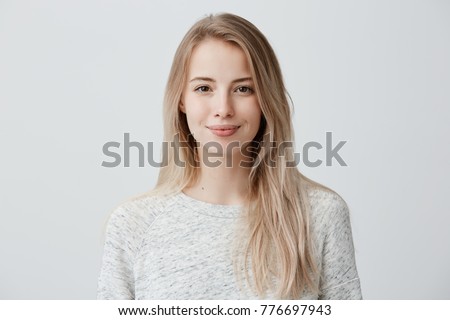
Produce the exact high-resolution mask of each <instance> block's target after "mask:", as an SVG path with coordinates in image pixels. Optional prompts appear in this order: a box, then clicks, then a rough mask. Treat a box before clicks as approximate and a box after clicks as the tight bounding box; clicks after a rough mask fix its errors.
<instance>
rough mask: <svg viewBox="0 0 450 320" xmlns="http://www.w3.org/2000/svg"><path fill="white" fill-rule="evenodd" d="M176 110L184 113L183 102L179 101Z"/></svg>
mask: <svg viewBox="0 0 450 320" xmlns="http://www.w3.org/2000/svg"><path fill="white" fill-rule="evenodd" d="M178 108H179V109H180V111H181V112H183V113H186V109H185V108H184V104H183V101H180V104H179V105H178Z"/></svg>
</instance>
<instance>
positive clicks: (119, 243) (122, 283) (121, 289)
mask: <svg viewBox="0 0 450 320" xmlns="http://www.w3.org/2000/svg"><path fill="white" fill-rule="evenodd" d="M130 219H131V217H130V214H129V212H127V210H124V208H122V207H118V208H116V209H115V210H114V211H113V212H112V213H111V216H110V218H109V221H108V223H107V226H106V233H105V243H104V249H103V258H102V266H101V269H100V275H99V279H98V288H97V299H103V300H126V299H134V272H133V268H134V256H135V253H136V250H137V248H136V245H135V243H136V241H135V238H134V237H133V235H134V234H135V232H134V230H133V229H134V228H133V225H134V224H133V223H132V221H130Z"/></svg>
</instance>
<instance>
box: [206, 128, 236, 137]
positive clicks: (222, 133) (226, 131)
mask: <svg viewBox="0 0 450 320" xmlns="http://www.w3.org/2000/svg"><path fill="white" fill-rule="evenodd" d="M240 127H241V126H235V125H211V126H206V128H208V129H209V130H210V131H211V132H212V133H213V134H214V135H216V136H218V137H229V136H231V135H233V134H234V133H235V132H236V131H237V130H238V129H239V128H240Z"/></svg>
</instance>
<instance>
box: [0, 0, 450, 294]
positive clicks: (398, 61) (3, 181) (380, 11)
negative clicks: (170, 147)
mask: <svg viewBox="0 0 450 320" xmlns="http://www.w3.org/2000/svg"><path fill="white" fill-rule="evenodd" d="M217 12H231V13H235V14H238V15H241V16H243V17H245V18H246V19H248V20H250V21H251V22H253V23H254V24H255V25H256V26H257V27H258V28H259V29H260V30H261V31H262V32H263V33H264V34H265V35H266V36H267V38H268V39H269V41H270V42H271V44H272V46H273V47H274V49H275V52H276V54H277V55H278V58H279V61H280V63H281V66H282V70H283V74H284V77H285V80H286V85H287V88H288V91H289V93H290V95H291V97H292V100H293V102H294V107H295V115H294V119H293V121H294V126H295V130H296V150H297V151H298V152H301V151H302V146H304V145H305V144H306V143H308V142H311V141H314V142H318V143H320V144H321V145H323V146H324V149H321V150H313V149H311V152H310V154H309V157H310V160H311V161H314V160H317V159H321V160H323V163H322V164H321V165H320V166H317V167H309V166H306V165H305V164H304V163H303V162H301V163H300V164H299V167H300V170H302V172H303V173H304V174H306V175H307V176H309V177H310V178H312V179H314V180H317V181H319V182H321V183H323V184H325V185H328V186H329V187H331V188H333V189H334V190H336V191H337V192H338V193H339V194H340V195H341V196H342V197H343V198H344V199H345V200H346V202H347V203H348V205H349V208H350V211H351V222H352V226H353V234H354V242H355V247H356V258H357V265H358V270H359V274H360V277H361V285H362V290H363V295H364V298H366V299H450V273H449V270H450V249H449V245H450V230H449V226H450V215H449V214H450V202H449V197H450V187H449V181H450V173H449V157H450V150H449V137H450V126H449V123H450V117H449V115H450V111H449V107H450V62H449V61H450V59H449V57H450V4H449V2H447V1H425V0H424V1H392V0H389V1H385V0H383V1H359V0H354V1H350V0H346V1H295V2H294V1H281V0H277V1H271V2H268V1H266V2H263V1H193V0H190V1H164V2H163V1H144V0H133V1H125V0H122V1H107V0H103V1H99V0H89V1H88V0H83V1H57V0H53V1H51V0H39V1H37V0H28V1H12V0H2V1H0V108H1V117H0V130H1V131H0V134H1V157H0V159H1V160H0V161H1V166H0V174H1V176H0V188H1V189H0V201H1V202H0V205H1V209H0V211H1V213H0V214H1V219H0V298H2V299H95V297H96V287H97V277H98V273H99V268H100V263H101V254H102V246H103V232H104V226H105V222H106V220H107V217H108V215H109V213H110V211H111V210H112V209H113V208H114V207H115V206H116V205H118V204H119V203H120V202H121V201H123V200H124V199H126V198H128V197H130V196H132V195H135V194H138V193H141V192H144V191H147V190H149V189H150V188H152V187H153V186H154V184H155V182H156V178H157V174H158V168H156V167H152V166H149V165H146V166H144V167H139V161H138V160H139V159H138V151H137V148H132V149H131V151H130V152H131V162H130V166H129V167H124V162H123V161H122V163H121V165H120V166H117V167H114V168H107V167H104V166H102V162H103V161H107V162H111V161H112V158H110V157H107V156H106V155H105V154H104V153H103V150H102V148H103V145H104V144H105V143H107V142H118V143H120V145H121V147H123V144H124V136H125V134H126V133H127V134H129V137H130V139H131V140H132V141H137V142H140V143H142V144H147V142H153V148H152V150H151V151H150V150H149V148H148V146H146V150H145V151H146V152H151V153H153V158H154V159H155V160H159V155H160V145H161V142H162V130H163V128H162V99H163V93H164V87H165V83H166V80H167V76H168V73H169V69H170V65H171V61H172V58H173V55H174V53H175V50H176V47H177V46H178V44H179V42H180V40H181V38H182V37H183V35H184V34H185V33H186V31H187V30H188V28H189V27H190V26H191V25H192V24H193V23H194V22H195V21H197V20H198V19H200V18H202V17H203V16H205V15H206V14H209V13H217ZM326 132H332V139H333V141H332V143H333V145H337V144H338V143H339V141H346V143H345V145H344V146H343V147H342V148H341V150H340V151H339V155H340V156H341V157H342V159H343V160H344V161H345V163H346V164H347V166H342V165H341V164H339V163H338V162H337V161H336V160H333V162H332V165H331V166H327V165H326V163H325V160H326V157H325V143H326ZM116 152H118V153H120V154H121V155H122V156H123V155H124V150H123V149H118V150H116ZM122 160H123V159H122Z"/></svg>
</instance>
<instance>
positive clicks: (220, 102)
mask: <svg viewBox="0 0 450 320" xmlns="http://www.w3.org/2000/svg"><path fill="white" fill-rule="evenodd" d="M214 112H215V116H216V117H221V118H227V117H232V116H233V115H234V109H233V102H232V100H231V97H230V96H229V94H228V93H226V92H224V93H222V94H219V95H217V101H216V109H215V110H214Z"/></svg>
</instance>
